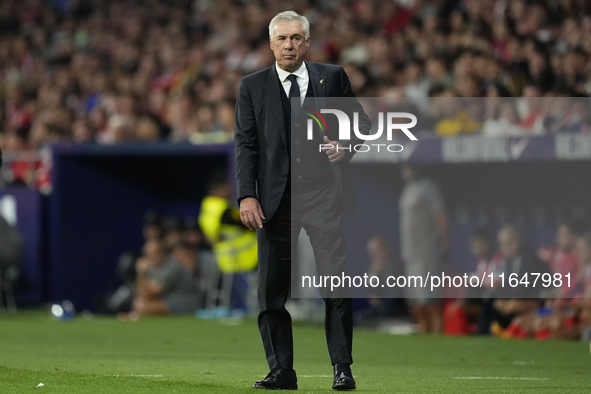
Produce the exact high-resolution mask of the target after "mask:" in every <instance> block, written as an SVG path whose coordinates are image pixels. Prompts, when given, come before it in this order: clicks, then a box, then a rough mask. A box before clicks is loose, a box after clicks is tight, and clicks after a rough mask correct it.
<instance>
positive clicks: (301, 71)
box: [275, 62, 310, 105]
mask: <svg viewBox="0 0 591 394" xmlns="http://www.w3.org/2000/svg"><path fill="white" fill-rule="evenodd" d="M275 69H276V70H277V75H278V76H279V80H280V81H281V85H282V86H283V90H285V95H286V96H287V97H289V89H291V81H290V80H289V79H287V77H289V75H290V74H293V75H295V76H296V77H297V81H298V85H299V86H300V100H301V101H300V105H304V99H305V98H306V94H307V93H308V82H309V81H310V75H309V74H308V69H307V68H306V63H304V62H302V65H301V66H300V68H298V69H297V70H296V71H295V72H293V73H288V72H287V71H285V70H282V69H281V68H279V66H278V65H277V62H275Z"/></svg>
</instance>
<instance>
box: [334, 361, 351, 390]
mask: <svg viewBox="0 0 591 394" xmlns="http://www.w3.org/2000/svg"><path fill="white" fill-rule="evenodd" d="M332 388H333V389H335V390H355V388H356V386H355V380H354V379H353V373H352V372H351V367H349V366H348V365H341V364H337V365H335V366H334V381H333V383H332Z"/></svg>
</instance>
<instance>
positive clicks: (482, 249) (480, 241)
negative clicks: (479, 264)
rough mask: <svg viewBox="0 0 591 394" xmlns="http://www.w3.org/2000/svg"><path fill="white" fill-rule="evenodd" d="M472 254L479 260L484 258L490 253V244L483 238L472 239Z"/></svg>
mask: <svg viewBox="0 0 591 394" xmlns="http://www.w3.org/2000/svg"><path fill="white" fill-rule="evenodd" d="M471 244H472V245H471V246H472V253H473V254H474V255H475V256H476V257H478V258H479V259H482V258H486V257H487V256H488V253H489V252H490V244H489V242H488V241H487V240H486V239H484V238H472V242H471Z"/></svg>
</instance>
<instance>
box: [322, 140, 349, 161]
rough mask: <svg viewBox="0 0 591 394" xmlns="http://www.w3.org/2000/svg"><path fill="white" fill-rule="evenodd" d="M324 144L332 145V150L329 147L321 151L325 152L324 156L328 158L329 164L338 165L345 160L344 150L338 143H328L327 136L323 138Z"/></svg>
mask: <svg viewBox="0 0 591 394" xmlns="http://www.w3.org/2000/svg"><path fill="white" fill-rule="evenodd" d="M324 143H325V144H327V145H332V148H331V147H329V146H325V147H323V148H322V150H323V151H324V152H326V155H327V156H328V161H330V162H331V163H338V162H339V161H341V160H343V159H344V158H345V150H344V148H343V145H341V143H340V142H339V141H330V140H329V139H328V137H327V136H324Z"/></svg>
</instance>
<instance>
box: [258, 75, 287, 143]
mask: <svg viewBox="0 0 591 394" xmlns="http://www.w3.org/2000/svg"><path fill="white" fill-rule="evenodd" d="M263 90H264V93H265V95H266V96H267V97H266V99H265V102H266V103H267V106H268V112H269V113H271V117H272V118H273V119H274V120H275V123H276V125H277V128H276V129H277V130H279V135H280V136H281V140H282V141H283V145H284V146H285V149H287V148H288V146H287V144H288V141H287V130H285V122H284V118H283V105H282V104H281V91H280V90H279V76H278V75H277V70H275V65H273V66H271V67H270V68H269V74H268V76H267V79H266V80H265V84H264V86H263ZM269 118H270V117H269V116H268V115H267V119H269Z"/></svg>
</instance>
